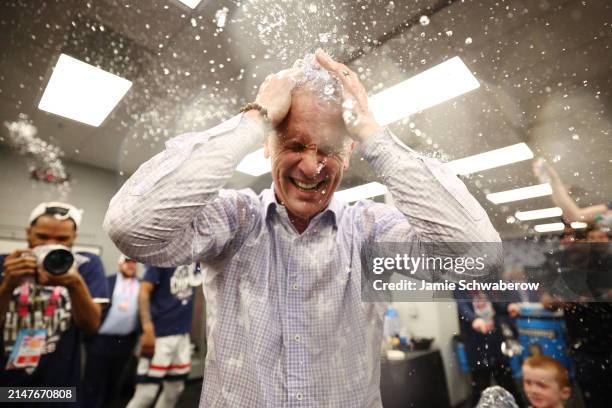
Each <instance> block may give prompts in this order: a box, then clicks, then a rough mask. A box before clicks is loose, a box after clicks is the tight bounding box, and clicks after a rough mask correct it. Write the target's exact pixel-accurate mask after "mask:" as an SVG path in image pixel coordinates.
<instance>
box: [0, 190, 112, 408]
mask: <svg viewBox="0 0 612 408" xmlns="http://www.w3.org/2000/svg"><path fill="white" fill-rule="evenodd" d="M81 213H82V211H81V210H78V209H77V208H75V207H74V206H72V205H70V204H65V203H60V202H48V203H41V204H39V205H38V206H37V207H36V208H35V209H34V210H33V211H32V213H31V214H30V219H29V221H30V226H29V227H28V228H27V229H26V235H27V241H28V248H24V249H17V250H15V251H14V252H13V253H11V254H10V255H0V328H1V329H2V337H1V338H0V346H1V349H0V350H1V352H0V384H2V385H3V386H22V387H23V386H46V387H49V386H56V387H77V386H78V385H79V382H80V376H81V370H80V367H81V363H80V354H81V350H80V337H81V332H83V333H85V334H93V333H95V332H96V331H97V330H98V327H99V326H100V316H101V313H102V308H101V305H100V304H101V303H106V302H108V287H107V283H106V279H105V274H104V267H103V266H102V262H101V261H100V258H99V257H98V256H96V255H94V254H91V253H78V254H75V253H72V249H71V248H72V245H73V243H74V241H75V239H76V236H77V229H78V227H79V224H80V222H81ZM45 254H46V256H45ZM76 394H77V395H76V401H77V402H76V404H75V403H74V402H73V403H72V405H70V406H75V405H78V403H79V402H80V401H81V398H80V394H79V389H78V388H77V393H76Z"/></svg>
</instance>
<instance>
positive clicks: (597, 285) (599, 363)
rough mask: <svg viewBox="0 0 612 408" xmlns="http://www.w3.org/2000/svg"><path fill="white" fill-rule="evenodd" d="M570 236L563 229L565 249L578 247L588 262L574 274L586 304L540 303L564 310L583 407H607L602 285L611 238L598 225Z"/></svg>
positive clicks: (609, 319)
mask: <svg viewBox="0 0 612 408" xmlns="http://www.w3.org/2000/svg"><path fill="white" fill-rule="evenodd" d="M573 232H574V231H573V230H571V229H566V230H565V231H564V234H563V237H562V238H561V241H562V242H563V243H564V244H563V245H564V247H565V248H566V249H569V250H573V248H574V247H578V248H579V249H578V250H580V251H581V252H584V253H587V254H588V255H589V258H588V259H587V262H586V263H582V264H585V265H586V266H585V268H586V270H584V271H583V270H576V271H574V272H575V273H577V274H582V275H584V276H585V279H584V281H585V284H586V285H588V286H589V297H588V298H587V299H586V300H588V301H576V299H556V298H552V297H550V296H547V297H546V298H545V299H543V301H542V303H543V304H544V305H545V306H546V307H548V308H552V309H557V308H562V309H563V315H564V320H565V325H566V328H567V340H568V347H569V352H570V355H571V357H572V362H573V364H574V369H575V373H576V381H577V383H578V385H579V386H580V388H581V390H582V393H583V396H584V401H585V404H586V406H587V407H589V408H590V407H595V408H599V407H608V406H609V404H610V401H612V390H611V388H610V379H611V378H612V347H611V345H612V303H610V298H609V293H610V291H609V289H610V288H609V287H605V285H606V284H609V282H610V274H611V271H612V269H611V268H610V265H611V262H610V252H609V248H610V247H609V241H610V238H609V235H608V234H609V233H608V231H607V228H605V227H602V226H601V225H600V224H594V225H590V226H589V227H588V228H587V229H586V231H576V232H575V234H574V235H572V233H573ZM588 244H592V245H588ZM555 271H556V270H555ZM555 271H553V272H555Z"/></svg>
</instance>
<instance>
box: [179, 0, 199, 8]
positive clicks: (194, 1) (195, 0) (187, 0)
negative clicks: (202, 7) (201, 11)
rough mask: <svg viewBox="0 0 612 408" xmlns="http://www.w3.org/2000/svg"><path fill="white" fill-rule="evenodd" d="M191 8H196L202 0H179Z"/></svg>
mask: <svg viewBox="0 0 612 408" xmlns="http://www.w3.org/2000/svg"><path fill="white" fill-rule="evenodd" d="M178 1H180V2H181V3H183V4H184V5H186V6H187V7H189V8H192V9H194V8H196V7H197V6H198V4H200V2H201V1H202V0H178Z"/></svg>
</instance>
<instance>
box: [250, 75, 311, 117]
mask: <svg viewBox="0 0 612 408" xmlns="http://www.w3.org/2000/svg"><path fill="white" fill-rule="evenodd" d="M300 74H301V71H300V70H299V69H297V68H290V69H285V70H282V71H280V72H277V73H276V74H272V75H268V76H267V77H266V79H265V81H264V82H263V83H262V84H261V86H260V87H259V92H258V93H257V97H256V98H255V102H256V103H258V104H260V105H261V106H263V107H264V108H265V109H266V110H267V111H268V119H269V120H270V125H271V126H272V127H276V126H278V125H279V123H281V122H282V121H283V119H284V118H285V116H287V113H288V112H289V108H290V107H291V92H292V91H293V89H294V88H295V85H296V83H297V81H298V79H299V76H300Z"/></svg>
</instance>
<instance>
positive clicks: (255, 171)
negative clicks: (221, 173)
mask: <svg viewBox="0 0 612 408" xmlns="http://www.w3.org/2000/svg"><path fill="white" fill-rule="evenodd" d="M270 169H271V164H270V159H266V158H265V157H264V149H263V148H261V149H257V150H255V151H254V152H253V153H249V154H247V155H246V156H245V157H244V159H242V161H241V162H240V163H239V164H238V167H237V168H236V170H238V171H239V172H241V173H246V174H250V175H251V176H255V177H259V176H261V175H262V174H266V173H269V172H270Z"/></svg>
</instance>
